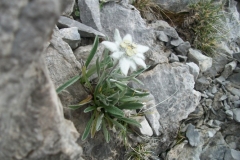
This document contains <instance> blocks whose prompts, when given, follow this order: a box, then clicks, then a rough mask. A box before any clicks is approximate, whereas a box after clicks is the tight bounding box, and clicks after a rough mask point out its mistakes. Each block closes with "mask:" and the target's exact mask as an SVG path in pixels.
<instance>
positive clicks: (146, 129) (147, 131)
mask: <svg viewBox="0 0 240 160" xmlns="http://www.w3.org/2000/svg"><path fill="white" fill-rule="evenodd" d="M132 118H133V119H135V120H136V121H137V122H139V123H140V124H141V126H142V127H140V128H138V127H136V126H131V127H133V129H134V130H136V131H137V132H138V133H139V134H141V135H144V136H152V135H153V130H152V128H151V127H150V125H149V123H148V121H147V120H146V118H145V117H144V116H134V117H132Z"/></svg>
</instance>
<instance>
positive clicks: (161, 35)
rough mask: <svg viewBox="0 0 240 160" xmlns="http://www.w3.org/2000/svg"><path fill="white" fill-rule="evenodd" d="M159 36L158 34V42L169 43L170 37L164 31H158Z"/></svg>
mask: <svg viewBox="0 0 240 160" xmlns="http://www.w3.org/2000/svg"><path fill="white" fill-rule="evenodd" d="M157 34H158V36H157V38H158V40H160V41H163V42H168V41H169V38H168V36H167V35H166V34H165V33H164V32H163V31H158V32H157Z"/></svg>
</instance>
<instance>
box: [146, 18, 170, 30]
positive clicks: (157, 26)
mask: <svg viewBox="0 0 240 160" xmlns="http://www.w3.org/2000/svg"><path fill="white" fill-rule="evenodd" d="M149 26H150V27H151V28H152V29H154V30H160V31H163V30H164V29H165V28H172V27H171V26H170V25H169V24H168V23H167V22H166V21H163V20H157V21H155V22H153V23H151V24H149Z"/></svg>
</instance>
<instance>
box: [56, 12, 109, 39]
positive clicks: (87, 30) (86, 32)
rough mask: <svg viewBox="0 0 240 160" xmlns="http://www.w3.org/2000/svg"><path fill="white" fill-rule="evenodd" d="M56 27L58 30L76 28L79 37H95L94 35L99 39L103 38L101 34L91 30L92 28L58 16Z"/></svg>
mask: <svg viewBox="0 0 240 160" xmlns="http://www.w3.org/2000/svg"><path fill="white" fill-rule="evenodd" d="M58 27H59V28H66V27H77V28H78V31H79V33H80V35H81V37H95V36H96V35H98V36H100V37H105V35H104V34H102V33H101V32H99V31H97V30H95V29H93V28H92V27H89V26H86V25H85V24H82V23H80V22H78V21H75V20H73V19H71V18H68V17H64V16H60V18H59V20H58Z"/></svg>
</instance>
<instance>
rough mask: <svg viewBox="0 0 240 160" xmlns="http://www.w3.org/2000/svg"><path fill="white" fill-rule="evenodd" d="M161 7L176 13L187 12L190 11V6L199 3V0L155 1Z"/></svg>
mask: <svg viewBox="0 0 240 160" xmlns="http://www.w3.org/2000/svg"><path fill="white" fill-rule="evenodd" d="M153 2H156V3H157V4H158V5H159V6H161V7H162V8H163V9H165V10H169V11H172V12H175V13H179V12H187V11H189V8H188V5H189V4H191V3H197V2H199V0H194V1H191V0H178V1H176V0H153Z"/></svg>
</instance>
